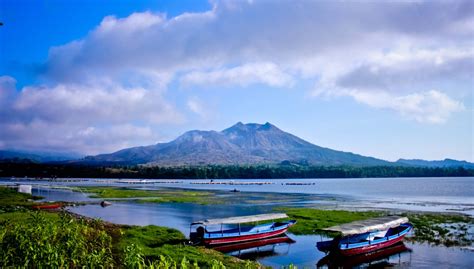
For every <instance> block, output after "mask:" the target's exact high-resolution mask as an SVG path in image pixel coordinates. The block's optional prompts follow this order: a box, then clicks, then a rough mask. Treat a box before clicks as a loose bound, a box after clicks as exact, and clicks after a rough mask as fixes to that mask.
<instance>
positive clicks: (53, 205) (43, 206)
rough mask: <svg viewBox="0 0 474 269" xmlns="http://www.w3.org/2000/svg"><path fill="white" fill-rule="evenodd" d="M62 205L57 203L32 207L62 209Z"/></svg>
mask: <svg viewBox="0 0 474 269" xmlns="http://www.w3.org/2000/svg"><path fill="white" fill-rule="evenodd" d="M61 206H62V204H61V203H55V204H42V205H34V206H32V208H33V209H46V210H47V209H58V208H61Z"/></svg>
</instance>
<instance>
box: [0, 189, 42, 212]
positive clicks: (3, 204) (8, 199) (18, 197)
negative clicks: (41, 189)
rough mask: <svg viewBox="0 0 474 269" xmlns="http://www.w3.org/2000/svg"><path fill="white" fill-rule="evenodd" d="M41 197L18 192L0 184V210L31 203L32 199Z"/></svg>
mask: <svg viewBox="0 0 474 269" xmlns="http://www.w3.org/2000/svg"><path fill="white" fill-rule="evenodd" d="M40 198H41V197H38V196H33V195H31V194H26V193H20V192H18V191H17V190H16V189H12V188H7V187H3V186H0V210H2V209H5V208H12V207H25V206H30V205H32V204H33V202H32V200H36V199H40ZM0 212H1V211H0Z"/></svg>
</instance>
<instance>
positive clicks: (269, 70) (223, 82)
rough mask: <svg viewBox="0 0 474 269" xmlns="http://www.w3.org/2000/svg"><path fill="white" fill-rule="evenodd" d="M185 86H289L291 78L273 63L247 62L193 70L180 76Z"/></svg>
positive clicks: (291, 82) (291, 81)
mask: <svg viewBox="0 0 474 269" xmlns="http://www.w3.org/2000/svg"><path fill="white" fill-rule="evenodd" d="M181 83H182V84H184V85H186V86H192V85H200V86H205V87H206V86H207V87H209V86H235V85H237V86H241V87H246V86H249V85H251V84H257V83H262V84H267V85H269V86H273V87H291V86H292V84H293V78H292V77H291V75H289V74H288V73H285V72H284V71H282V70H281V69H280V68H279V67H278V66H277V65H276V64H274V63H249V64H244V65H241V66H237V67H232V68H220V69H216V70H212V71H208V72H205V71H204V72H201V71H193V72H190V73H187V74H186V75H184V76H183V77H182V78H181Z"/></svg>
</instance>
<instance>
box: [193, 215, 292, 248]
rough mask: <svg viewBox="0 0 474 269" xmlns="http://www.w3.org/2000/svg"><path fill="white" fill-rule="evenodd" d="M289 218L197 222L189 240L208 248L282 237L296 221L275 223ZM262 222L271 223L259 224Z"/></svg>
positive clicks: (246, 217) (275, 217)
mask: <svg viewBox="0 0 474 269" xmlns="http://www.w3.org/2000/svg"><path fill="white" fill-rule="evenodd" d="M287 218H288V216H287V215H286V214H283V213H272V214H260V215H251V216H240V217H231V218H224V219H207V220H202V221H196V222H193V223H191V225H190V235H189V238H190V239H191V242H193V243H194V244H204V245H207V246H215V245H222V244H232V243H240V242H246V241H254V240H262V239H266V238H271V237H276V236H279V235H282V234H284V233H285V232H286V231H287V230H288V228H289V227H290V226H292V225H294V224H295V223H296V221H295V220H288V221H277V222H275V221H273V220H278V219H287ZM262 221H271V222H267V223H263V224H258V223H259V222H262ZM249 223H257V224H256V225H248V224H249ZM235 226H237V227H235ZM213 228H214V229H213ZM216 228H217V229H216Z"/></svg>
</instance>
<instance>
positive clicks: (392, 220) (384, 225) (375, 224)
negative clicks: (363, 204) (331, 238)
mask: <svg viewBox="0 0 474 269" xmlns="http://www.w3.org/2000/svg"><path fill="white" fill-rule="evenodd" d="M407 222H408V218H407V217H400V216H386V217H380V218H373V219H368V220H359V221H354V222H351V223H346V224H341V225H337V226H332V227H329V228H326V229H323V230H325V231H331V232H340V233H342V235H344V236H346V235H353V234H362V233H368V232H373V231H383V230H387V229H389V228H394V227H397V226H399V225H400V224H402V223H407Z"/></svg>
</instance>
